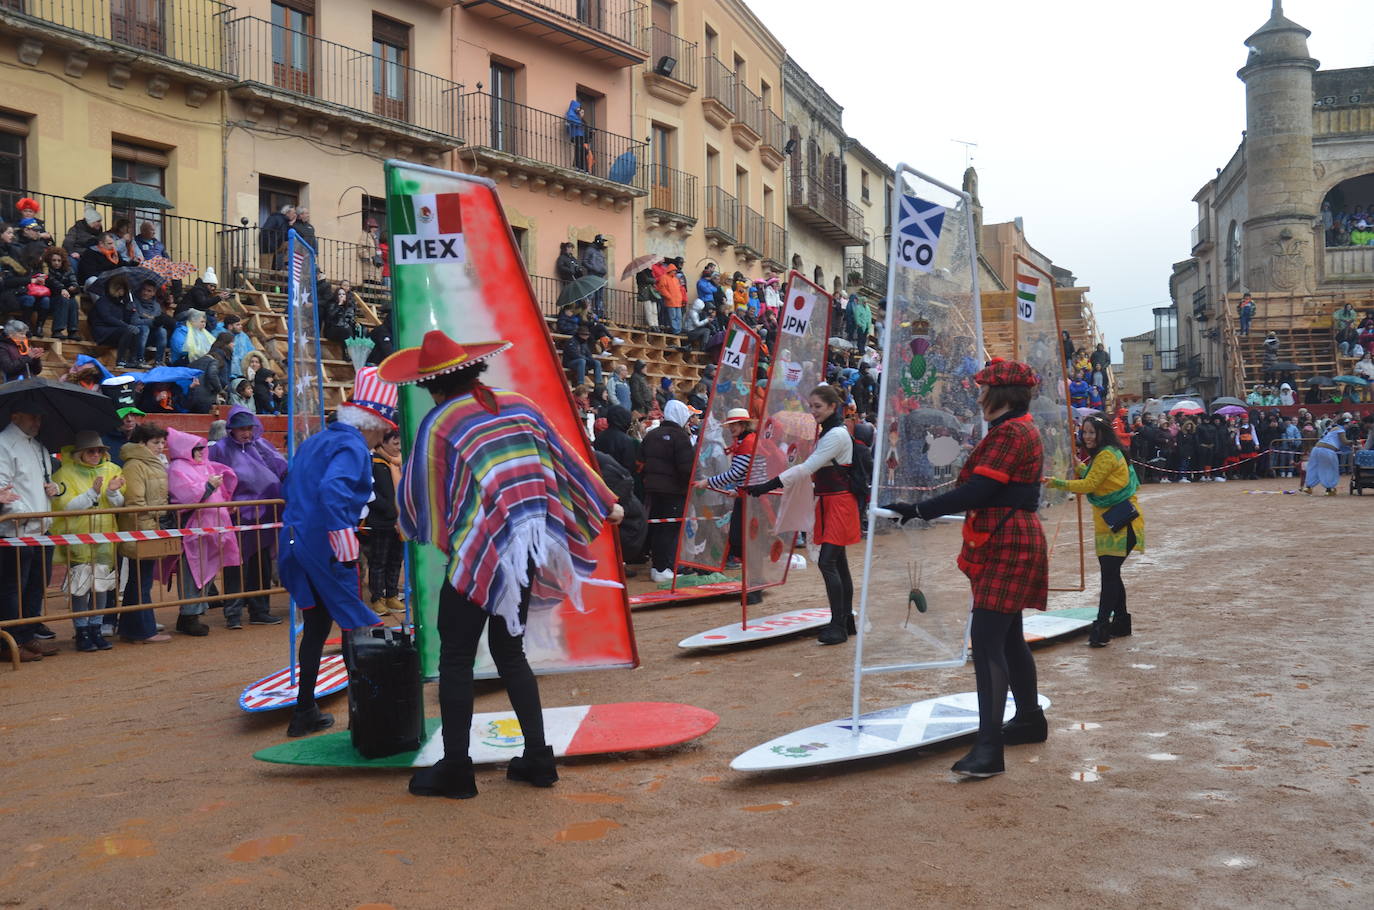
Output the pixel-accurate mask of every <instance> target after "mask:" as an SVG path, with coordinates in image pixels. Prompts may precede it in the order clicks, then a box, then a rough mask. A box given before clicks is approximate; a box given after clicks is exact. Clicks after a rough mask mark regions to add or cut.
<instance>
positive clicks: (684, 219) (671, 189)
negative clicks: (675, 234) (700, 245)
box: [643, 164, 697, 228]
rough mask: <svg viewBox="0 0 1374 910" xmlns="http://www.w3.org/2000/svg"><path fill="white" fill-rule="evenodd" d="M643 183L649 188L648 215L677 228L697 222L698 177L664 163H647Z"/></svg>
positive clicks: (686, 226) (646, 209)
mask: <svg viewBox="0 0 1374 910" xmlns="http://www.w3.org/2000/svg"><path fill="white" fill-rule="evenodd" d="M644 167H645V170H646V171H647V172H648V173H647V174H646V175H645V176H644V181H643V185H644V186H645V187H647V188H648V190H649V198H648V199H647V200H645V202H646V205H645V208H644V215H645V217H647V218H650V219H653V220H656V221H658V222H660V223H665V224H669V225H672V226H673V227H676V228H690V227H692V226H693V225H695V224H696V223H697V178H696V177H695V176H694V175H692V174H688V173H684V172H683V171H679V170H674V169H673V168H670V167H666V166H664V165H661V164H646V165H645V166H644Z"/></svg>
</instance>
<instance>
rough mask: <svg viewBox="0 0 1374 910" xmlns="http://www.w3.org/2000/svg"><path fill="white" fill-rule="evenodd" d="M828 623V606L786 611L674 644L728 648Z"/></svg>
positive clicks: (699, 634)
mask: <svg viewBox="0 0 1374 910" xmlns="http://www.w3.org/2000/svg"><path fill="white" fill-rule="evenodd" d="M828 622H830V608H829V607H812V608H811V609H809V610H789V611H788V612H786V613H775V614H773V615H772V616H760V617H759V618H758V619H751V620H749V622H748V624H747V625H744V626H741V625H740V623H738V622H732V623H730V624H729V625H728V626H718V627H717V628H714V629H710V630H708V631H706V632H699V633H698V634H696V635H692V636H689V637H687V638H684V639H683V640H682V641H680V642H678V643H677V646H678V647H679V648H720V647H726V646H729V645H745V644H751V643H753V642H756V641H764V640H766V639H769V638H781V637H782V636H784V635H796V634H797V633H798V632H808V631H811V630H813V629H819V628H820V627H821V626H823V625H825V624H826V623H828Z"/></svg>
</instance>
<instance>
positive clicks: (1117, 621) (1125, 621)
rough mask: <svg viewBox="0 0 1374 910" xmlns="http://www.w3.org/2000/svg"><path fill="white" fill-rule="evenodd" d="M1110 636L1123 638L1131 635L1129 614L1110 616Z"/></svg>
mask: <svg viewBox="0 0 1374 910" xmlns="http://www.w3.org/2000/svg"><path fill="white" fill-rule="evenodd" d="M1111 629H1112V635H1113V636H1115V637H1117V638H1125V637H1126V636H1128V635H1130V634H1131V614H1129V613H1114V614H1112V626H1111Z"/></svg>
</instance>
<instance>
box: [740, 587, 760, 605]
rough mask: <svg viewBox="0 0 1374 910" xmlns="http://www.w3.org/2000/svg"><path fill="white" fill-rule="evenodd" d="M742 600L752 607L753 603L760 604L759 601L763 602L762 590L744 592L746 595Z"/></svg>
mask: <svg viewBox="0 0 1374 910" xmlns="http://www.w3.org/2000/svg"><path fill="white" fill-rule="evenodd" d="M744 602H745V603H746V604H749V605H750V606H751V607H752V606H753V605H754V604H761V603H763V592H762V591H750V592H749V593H748V594H746V595H745V596H744Z"/></svg>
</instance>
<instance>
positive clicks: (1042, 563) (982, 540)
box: [959, 509, 1050, 613]
mask: <svg viewBox="0 0 1374 910" xmlns="http://www.w3.org/2000/svg"><path fill="white" fill-rule="evenodd" d="M1004 514H1005V510H1004V509H979V510H977V511H976V512H972V513H970V514H969V515H968V516H967V517H966V518H965V520H964V546H963V549H962V550H960V552H959V568H960V569H961V570H962V571H963V573H964V574H965V575H967V576H968V580H969V583H970V584H971V585H972V586H973V606H974V609H980V610H991V611H993V612H995V613H1017V612H1019V611H1021V610H1030V609H1033V610H1043V609H1045V606H1046V600H1047V599H1048V598H1049V587H1050V582H1049V574H1050V573H1049V561H1050V560H1049V548H1048V547H1047V545H1046V543H1045V532H1044V530H1043V529H1042V528H1041V527H1040V516H1039V515H1038V514H1036V513H1035V512H1026V511H1023V510H1021V509H1017V510H1016V511H1015V512H1014V513H1013V514H1012V515H1011V517H1009V518H1007V520H1006V523H1005V524H1003V525H1002V526H1001V527H1000V528H998V527H997V525H998V524H999V523H1000V522H1001V521H1002V518H1003V515H1004ZM990 532H991V536H988V534H989V533H990Z"/></svg>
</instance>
